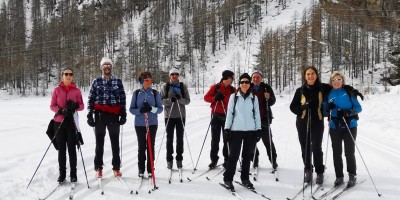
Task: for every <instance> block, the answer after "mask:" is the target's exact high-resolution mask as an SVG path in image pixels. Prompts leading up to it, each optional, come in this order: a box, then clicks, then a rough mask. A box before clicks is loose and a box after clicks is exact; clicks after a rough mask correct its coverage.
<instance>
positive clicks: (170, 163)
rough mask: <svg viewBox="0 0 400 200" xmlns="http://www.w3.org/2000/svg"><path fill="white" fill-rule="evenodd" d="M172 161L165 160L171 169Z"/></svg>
mask: <svg viewBox="0 0 400 200" xmlns="http://www.w3.org/2000/svg"><path fill="white" fill-rule="evenodd" d="M172 164H173V163H172V161H167V168H168V169H172Z"/></svg>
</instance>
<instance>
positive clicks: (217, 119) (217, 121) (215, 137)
mask: <svg viewBox="0 0 400 200" xmlns="http://www.w3.org/2000/svg"><path fill="white" fill-rule="evenodd" d="M224 127H225V116H219V115H218V114H217V113H216V114H214V117H213V119H212V120H211V151H210V158H211V161H212V162H218V159H219V156H218V151H219V141H220V139H221V132H223V129H224ZM222 140H223V142H224V146H223V147H222V154H223V156H224V161H227V160H228V157H229V155H228V147H227V143H226V141H225V139H224V137H222Z"/></svg>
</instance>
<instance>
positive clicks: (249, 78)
mask: <svg viewBox="0 0 400 200" xmlns="http://www.w3.org/2000/svg"><path fill="white" fill-rule="evenodd" d="M243 78H247V80H249V81H251V77H250V75H249V74H248V73H243V74H242V75H240V77H239V81H240V80H242V79H243Z"/></svg>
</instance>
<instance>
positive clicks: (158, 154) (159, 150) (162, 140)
mask: <svg viewBox="0 0 400 200" xmlns="http://www.w3.org/2000/svg"><path fill="white" fill-rule="evenodd" d="M174 104H175V102H173V103H172V106H171V111H170V112H169V115H168V119H167V123H166V124H165V130H164V133H163V137H162V139H161V144H160V148H159V149H158V153H157V158H156V162H155V164H157V161H158V157H159V156H160V152H161V147H162V144H163V142H164V138H165V133H166V132H167V127H168V124H169V119H170V118H171V113H172V109H173V108H174Z"/></svg>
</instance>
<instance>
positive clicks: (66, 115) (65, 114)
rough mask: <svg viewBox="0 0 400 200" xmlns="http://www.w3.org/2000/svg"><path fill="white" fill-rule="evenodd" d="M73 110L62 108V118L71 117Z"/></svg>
mask: <svg viewBox="0 0 400 200" xmlns="http://www.w3.org/2000/svg"><path fill="white" fill-rule="evenodd" d="M74 112H75V110H74V109H72V108H70V109H65V108H64V109H63V110H62V113H63V115H64V118H72V117H73V115H74Z"/></svg>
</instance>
